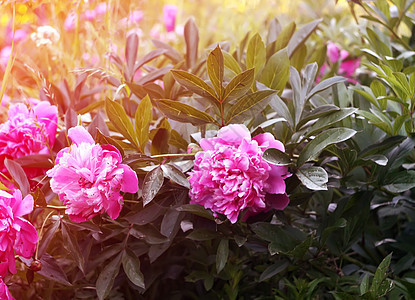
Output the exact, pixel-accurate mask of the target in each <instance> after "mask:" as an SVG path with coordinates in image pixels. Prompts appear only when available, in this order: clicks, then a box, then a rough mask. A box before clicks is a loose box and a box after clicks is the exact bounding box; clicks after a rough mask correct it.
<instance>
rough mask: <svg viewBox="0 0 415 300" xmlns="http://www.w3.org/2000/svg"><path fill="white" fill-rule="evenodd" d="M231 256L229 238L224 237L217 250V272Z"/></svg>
mask: <svg viewBox="0 0 415 300" xmlns="http://www.w3.org/2000/svg"><path fill="white" fill-rule="evenodd" d="M228 256H229V240H226V239H222V240H221V241H220V243H219V246H218V251H217V252H216V272H217V273H218V274H219V273H220V272H221V271H222V270H223V268H224V267H225V265H226V262H227V261H228Z"/></svg>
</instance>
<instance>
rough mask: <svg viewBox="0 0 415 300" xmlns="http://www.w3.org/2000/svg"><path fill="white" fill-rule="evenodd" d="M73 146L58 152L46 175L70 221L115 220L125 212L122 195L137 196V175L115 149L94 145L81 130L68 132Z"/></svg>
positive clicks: (78, 127) (91, 139)
mask: <svg viewBox="0 0 415 300" xmlns="http://www.w3.org/2000/svg"><path fill="white" fill-rule="evenodd" d="M68 136H69V138H70V139H71V140H72V142H73V144H72V145H71V146H70V147H67V148H64V149H62V150H61V151H59V153H58V155H57V157H56V161H55V166H54V167H53V168H52V169H51V170H49V171H48V172H47V173H46V174H47V175H48V176H49V177H52V179H51V180H50V186H51V188H52V191H54V192H55V193H57V194H58V195H59V199H60V200H62V201H63V202H64V203H65V205H66V206H67V209H66V213H67V214H68V215H69V219H71V220H72V221H75V222H78V223H79V222H85V221H87V220H89V219H91V218H93V217H94V216H96V215H98V214H101V213H103V212H104V211H105V212H107V213H108V215H109V216H110V217H111V218H112V219H116V218H117V217H118V215H119V214H120V211H121V208H122V199H123V198H122V196H121V194H120V191H123V192H127V193H136V192H137V190H138V179H137V174H136V173H135V172H134V171H133V170H132V169H131V168H130V167H129V166H128V165H124V164H121V161H122V157H121V154H120V152H119V151H118V150H117V149H116V148H115V147H114V146H112V145H99V144H95V142H94V140H93V138H92V136H91V135H90V134H89V133H88V131H87V130H86V129H85V128H84V127H82V126H76V127H73V128H71V129H69V131H68Z"/></svg>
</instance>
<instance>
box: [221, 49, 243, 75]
mask: <svg viewBox="0 0 415 300" xmlns="http://www.w3.org/2000/svg"><path fill="white" fill-rule="evenodd" d="M222 55H223V58H224V63H225V67H226V68H228V69H229V70H231V71H232V72H233V73H234V74H235V75H237V74H240V73H242V69H241V67H240V66H239V64H238V62H237V61H236V60H235V58H233V56H232V55H231V54H229V53H228V52H226V51H222Z"/></svg>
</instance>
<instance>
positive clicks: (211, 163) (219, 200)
mask: <svg viewBox="0 0 415 300" xmlns="http://www.w3.org/2000/svg"><path fill="white" fill-rule="evenodd" d="M200 146H201V148H202V149H203V151H200V152H198V153H196V157H195V162H194V164H195V165H194V168H193V170H192V171H191V173H190V177H189V182H190V185H191V190H190V192H189V195H190V198H191V203H192V204H201V205H203V206H204V207H205V208H207V209H211V210H212V211H213V212H214V213H220V214H223V215H225V216H226V217H227V218H228V219H229V220H230V221H231V223H235V222H236V221H237V220H238V216H239V214H240V213H241V212H242V211H244V210H246V214H245V218H247V217H248V216H250V215H254V214H257V213H259V212H262V211H267V210H269V209H271V208H275V209H279V210H282V209H284V208H285V207H286V206H287V205H288V203H289V199H288V196H287V194H286V192H285V182H284V179H285V178H286V177H288V176H289V173H288V168H287V167H283V166H276V165H272V164H269V163H267V162H266V161H265V160H263V159H262V154H263V153H264V151H265V150H266V149H268V148H276V149H278V150H281V151H284V150H285V149H284V145H283V144H282V143H281V142H280V141H278V140H275V138H274V137H273V136H272V135H271V134H270V133H263V134H259V135H257V136H255V137H253V138H251V134H250V132H249V130H248V129H247V128H246V126H244V125H239V124H234V125H228V126H226V127H223V128H221V129H220V130H219V132H218V134H217V137H216V138H210V139H202V140H201V141H200Z"/></svg>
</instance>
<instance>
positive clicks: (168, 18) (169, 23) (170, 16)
mask: <svg viewBox="0 0 415 300" xmlns="http://www.w3.org/2000/svg"><path fill="white" fill-rule="evenodd" d="M177 11H178V8H177V6H176V5H173V4H167V5H164V7H163V19H164V26H166V30H167V32H171V31H174V27H175V23H176V16H177Z"/></svg>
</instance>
